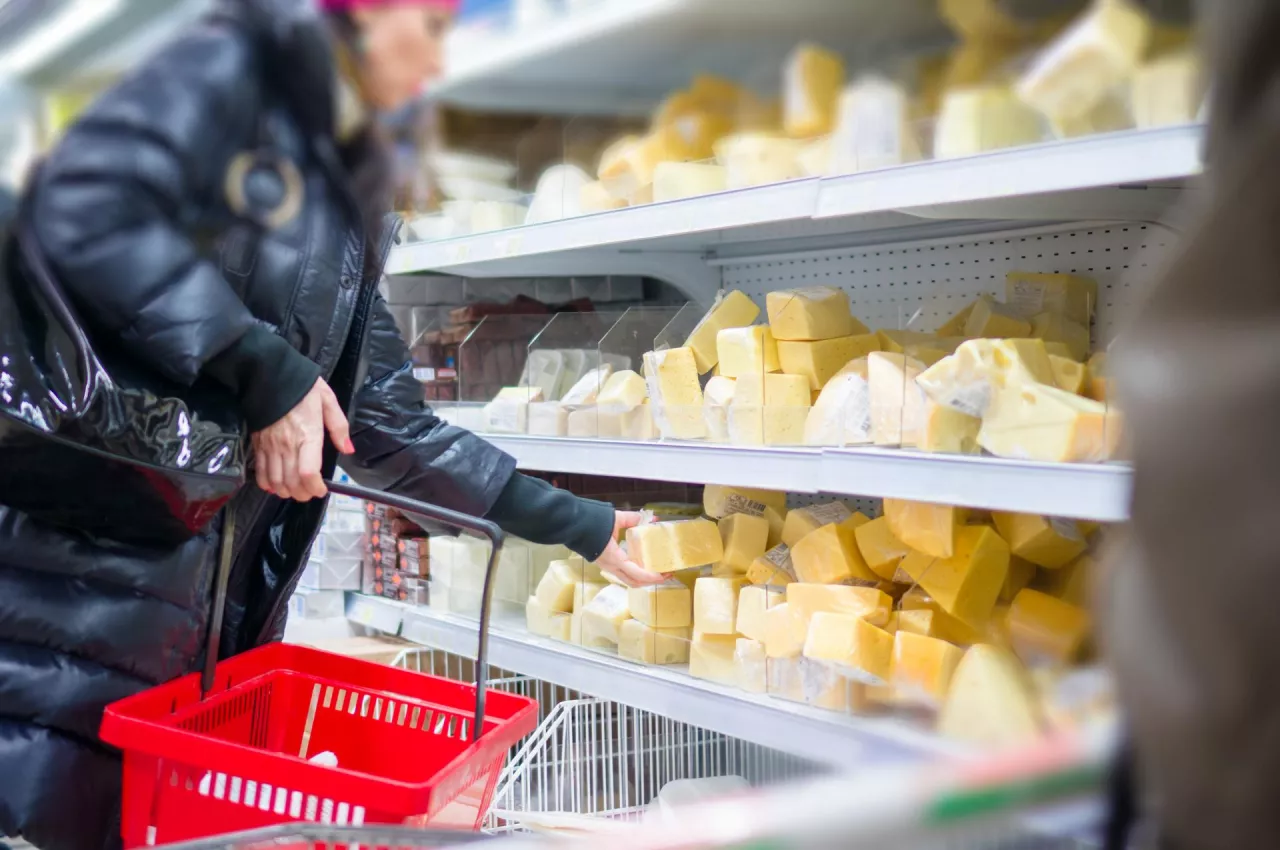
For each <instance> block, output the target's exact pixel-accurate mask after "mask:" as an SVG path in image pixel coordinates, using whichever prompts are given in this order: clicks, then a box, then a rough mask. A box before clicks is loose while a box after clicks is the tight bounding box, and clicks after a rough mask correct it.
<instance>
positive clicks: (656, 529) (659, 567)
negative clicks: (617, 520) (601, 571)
mask: <svg viewBox="0 0 1280 850" xmlns="http://www.w3.org/2000/svg"><path fill="white" fill-rule="evenodd" d="M627 551H628V553H629V554H630V555H631V558H632V560H634V561H635V562H636V563H638V564H640V565H641V566H643V567H644V568H645V569H646V570H649V571H650V572H654V573H674V572H679V571H681V570H688V569H692V568H694V567H701V566H705V565H707V564H715V563H719V562H720V561H721V560H722V559H723V557H724V548H723V545H722V544H721V542H720V531H719V529H717V528H716V524H715V523H713V522H710V521H708V520H705V519H694V520H684V521H681V522H657V523H651V524H649V525H640V526H636V527H635V528H629V529H627Z"/></svg>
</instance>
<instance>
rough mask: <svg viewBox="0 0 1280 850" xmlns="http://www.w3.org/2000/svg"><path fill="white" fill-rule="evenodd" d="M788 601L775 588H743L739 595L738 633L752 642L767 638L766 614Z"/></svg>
mask: <svg viewBox="0 0 1280 850" xmlns="http://www.w3.org/2000/svg"><path fill="white" fill-rule="evenodd" d="M785 601H786V594H785V593H784V592H783V591H782V590H781V589H779V588H775V587H757V586H754V585H751V586H747V587H743V588H742V589H741V590H740V591H739V593H738V619H737V624H736V625H737V632H738V634H740V635H744V636H746V637H749V638H751V639H752V640H758V641H763V640H764V638H765V620H764V615H765V612H766V611H768V610H769V609H770V608H773V607H775V606H777V605H781V604H782V603H784V602H785Z"/></svg>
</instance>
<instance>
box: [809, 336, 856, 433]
mask: <svg viewBox="0 0 1280 850" xmlns="http://www.w3.org/2000/svg"><path fill="white" fill-rule="evenodd" d="M804 442H805V445H808V446H857V445H865V444H867V443H869V442H871V384H870V382H869V380H868V370H867V359H866V358H865V357H861V358H858V359H857V360H853V361H851V362H850V363H848V364H847V365H846V366H845V367H844V368H842V369H841V370H840V371H838V372H837V373H836V374H835V375H833V376H832V378H831V380H829V381H828V382H827V384H826V386H824V387H823V388H822V392H821V393H820V394H819V395H818V400H817V401H816V402H814V405H813V408H812V409H811V410H810V411H809V416H808V418H807V419H806V420H805V425H804Z"/></svg>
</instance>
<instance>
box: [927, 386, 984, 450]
mask: <svg viewBox="0 0 1280 850" xmlns="http://www.w3.org/2000/svg"><path fill="white" fill-rule="evenodd" d="M981 428H982V420H981V419H979V418H978V417H976V416H969V415H968V414H964V413H961V412H960V411H958V410H955V409H953V408H950V407H945V406H943V405H941V404H938V403H937V402H936V401H934V400H933V399H926V400H925V404H924V422H923V424H922V425H921V427H920V439H919V444H918V448H919V449H920V450H921V451H924V452H935V453H939V454H956V455H976V454H981V453H982V449H981V447H979V446H978V431H979V430H981Z"/></svg>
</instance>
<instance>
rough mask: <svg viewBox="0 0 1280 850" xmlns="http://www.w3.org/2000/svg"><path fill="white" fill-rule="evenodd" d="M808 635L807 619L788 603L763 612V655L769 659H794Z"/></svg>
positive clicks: (802, 647)
mask: <svg viewBox="0 0 1280 850" xmlns="http://www.w3.org/2000/svg"><path fill="white" fill-rule="evenodd" d="M808 633H809V618H808V617H805V616H802V615H801V614H800V613H799V612H798V611H796V610H795V609H794V608H792V607H791V605H790V604H789V603H786V602H784V603H782V604H781V605H774V606H773V607H772V608H768V609H766V610H765V612H764V639H763V641H761V642H762V643H763V644H764V650H765V654H766V655H768V656H769V657H770V658H795V657H796V656H798V655H799V654H800V652H801V650H803V649H804V641H805V638H806V637H807V636H808Z"/></svg>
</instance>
